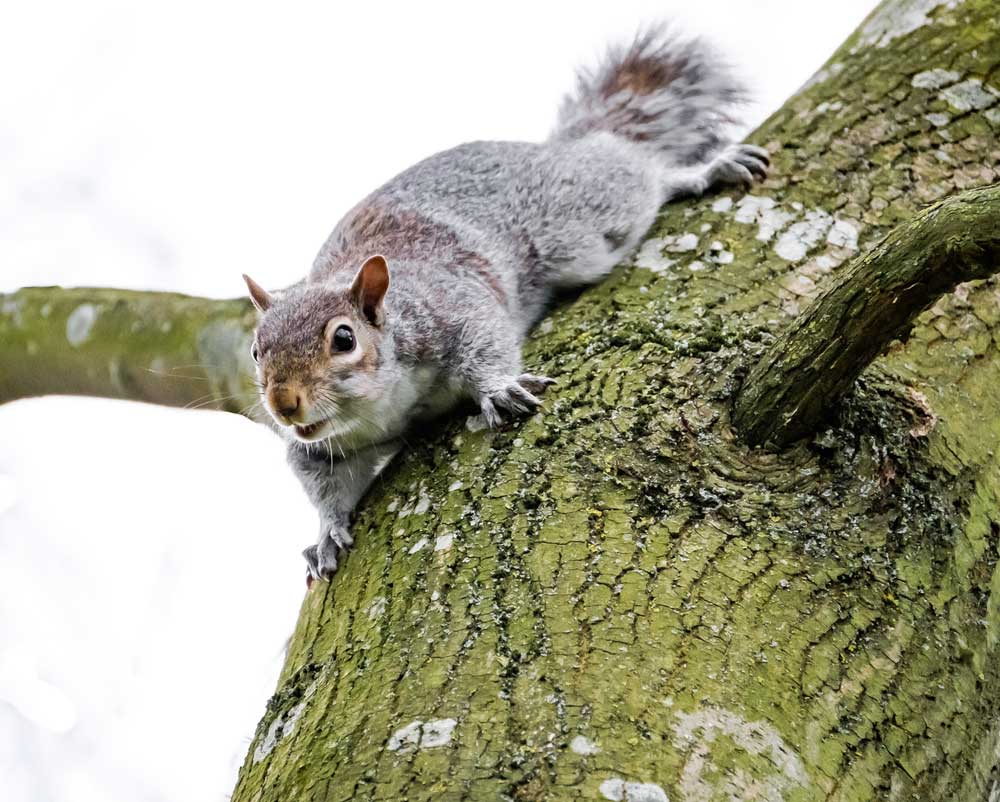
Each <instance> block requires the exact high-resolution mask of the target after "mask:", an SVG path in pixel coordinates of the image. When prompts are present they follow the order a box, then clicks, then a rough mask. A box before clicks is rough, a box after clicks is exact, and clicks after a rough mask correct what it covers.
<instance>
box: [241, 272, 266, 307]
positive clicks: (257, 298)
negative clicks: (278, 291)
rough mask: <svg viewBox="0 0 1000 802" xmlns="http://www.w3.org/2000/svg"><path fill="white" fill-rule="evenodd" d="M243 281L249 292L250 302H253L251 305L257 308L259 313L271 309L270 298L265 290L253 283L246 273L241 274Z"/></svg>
mask: <svg viewBox="0 0 1000 802" xmlns="http://www.w3.org/2000/svg"><path fill="white" fill-rule="evenodd" d="M243 280H244V281H245V282H246V283H247V289H248V290H250V300H251V301H253V305H254V306H256V307H257V310H258V311H259V312H266V311H267V310H268V309H270V308H271V303H272V299H271V296H270V295H268V294H267V290H265V289H264V288H263V287H261V286H260V284H258V283H257V282H256V281H254V280H253V279H252V278H250V276H248V275H247V274H246V273H244V274H243Z"/></svg>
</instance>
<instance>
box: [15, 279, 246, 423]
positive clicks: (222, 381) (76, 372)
mask: <svg viewBox="0 0 1000 802" xmlns="http://www.w3.org/2000/svg"><path fill="white" fill-rule="evenodd" d="M254 324H255V315H254V312H253V309H252V307H251V305H250V303H249V301H244V300H223V301H220V300H215V299H210V298H193V297H190V296H187V295H179V294H176V293H162V292H136V291H130V290H115V289H92V288H81V289H61V288H59V287H28V288H25V289H22V290H19V291H17V292H15V293H12V294H10V295H0V343H2V347H0V403H4V402H7V401H13V400H16V399H18V398H26V397H31V396H38V395H48V394H53V393H63V394H69V395H95V396H104V397H107V398H125V399H131V400H134V401H148V402H151V403H155V404H165V405H167V406H175V407H188V406H192V407H199V408H200V407H207V408H211V409H223V410H228V411H230V412H242V413H244V414H246V413H247V410H248V409H249V408H250V406H252V405H253V403H254V401H255V400H256V395H255V392H254V388H253V382H252V375H253V370H252V369H251V368H252V366H251V365H250V357H249V354H248V349H249V347H250V338H251V336H252V331H253V327H254Z"/></svg>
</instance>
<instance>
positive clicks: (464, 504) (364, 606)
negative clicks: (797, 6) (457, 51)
mask: <svg viewBox="0 0 1000 802" xmlns="http://www.w3.org/2000/svg"><path fill="white" fill-rule="evenodd" d="M996 87H1000V22H998V14H997V5H996V3H995V2H987V1H986V0H965V2H960V1H959V2H942V3H936V2H934V1H933V0H888V2H886V3H884V4H883V5H882V6H880V8H879V9H878V10H877V11H876V12H875V13H874V14H873V15H872V16H871V17H870V18H869V20H867V21H866V22H865V23H864V24H863V25H862V27H861V28H860V29H859V31H858V32H857V33H856V34H855V35H853V36H852V37H851V39H850V40H849V41H848V42H847V43H846V44H845V45H844V46H843V47H842V48H841V49H840V51H838V53H836V54H835V55H834V57H833V58H832V59H831V61H830V62H829V64H828V65H827V66H826V68H824V70H823V71H821V73H820V74H819V75H818V76H816V78H814V80H813V81H811V82H810V83H809V84H808V85H807V86H806V87H804V88H803V89H802V90H801V91H800V92H799V93H798V94H797V95H796V96H795V97H794V98H792V99H791V100H790V101H789V102H788V104H786V106H785V107H784V108H783V109H782V110H781V111H779V112H778V113H777V114H775V115H774V116H773V117H772V118H771V119H770V120H768V121H767V122H766V123H765V124H764V126H763V127H762V128H761V129H760V130H759V131H758V132H757V133H756V134H755V135H754V137H753V139H754V140H755V141H757V142H759V143H761V144H765V145H766V146H768V147H769V149H770V150H771V152H772V154H773V159H774V170H773V175H772V177H771V178H770V179H769V180H768V181H767V182H766V183H765V184H764V185H763V186H762V187H760V188H758V189H756V190H755V191H754V193H753V196H747V197H741V196H739V195H735V194H734V195H732V196H731V197H729V196H727V197H722V198H709V199H705V200H702V201H698V202H691V203H687V204H678V205H673V206H670V207H668V208H667V209H665V211H664V214H663V216H662V218H661V220H660V221H659V222H658V224H657V228H656V230H655V231H654V232H653V238H652V239H651V240H650V241H649V242H647V244H646V245H645V246H644V247H643V249H642V251H641V252H640V254H639V255H638V256H637V258H636V260H635V262H636V265H637V266H623V267H622V268H620V269H619V270H618V271H616V272H615V274H614V275H613V276H612V277H611V279H609V280H608V281H607V282H605V283H604V284H603V285H601V286H599V287H596V288H594V289H592V290H589V291H587V292H586V293H584V294H583V295H581V296H580V297H579V298H578V299H576V300H575V301H574V302H572V303H568V304H566V305H563V306H562V307H560V308H559V309H558V310H557V311H556V312H555V313H554V314H553V315H552V316H551V318H550V319H549V320H548V321H546V322H545V323H544V324H543V326H542V327H541V328H540V330H539V332H538V333H537V334H536V335H535V336H534V337H533V339H532V341H531V343H530V344H529V346H528V349H527V352H526V364H527V365H529V366H530V367H531V368H532V369H533V370H537V371H538V372H544V373H546V374H548V375H551V376H554V377H557V378H558V379H559V382H560V383H559V385H558V386H557V387H556V388H553V390H552V391H550V394H549V396H547V398H546V404H545V408H544V410H543V411H542V412H541V413H540V414H538V415H536V416H534V417H533V418H531V419H530V420H528V421H526V422H525V423H523V424H521V425H518V426H511V427H509V428H508V429H505V430H502V431H497V432H489V431H482V430H476V427H474V426H465V425H462V423H461V422H458V421H452V422H444V423H442V424H440V425H438V426H437V427H435V428H433V430H428V431H427V432H424V433H420V434H421V435H422V436H414V437H413V438H411V447H410V448H409V449H408V450H406V451H405V453H404V454H403V455H402V456H401V458H400V459H399V460H398V461H397V462H396V463H394V464H393V465H392V466H390V468H389V469H388V471H387V472H386V474H385V475H384V477H383V479H382V480H381V481H380V482H379V483H378V484H377V485H376V487H375V488H374V489H373V491H372V492H371V493H370V494H369V496H368V498H367V500H366V502H365V503H364V504H363V505H362V508H361V509H360V511H359V517H358V521H357V525H356V529H355V534H356V545H355V547H354V550H353V551H352V553H351V554H350V556H349V558H348V559H347V560H346V562H345V564H344V565H343V566H342V567H341V569H340V571H339V572H338V574H337V576H336V577H335V578H334V581H333V582H331V583H329V584H326V583H317V584H316V585H314V586H313V588H312V590H311V591H310V592H309V593H307V594H306V598H305V602H304V605H303V608H302V614H301V617H300V620H299V623H298V627H297V630H296V632H295V635H294V637H293V639H292V641H291V643H290V647H289V652H288V658H287V661H286V664H285V667H284V670H283V672H282V675H281V679H280V681H279V687H278V690H277V693H276V694H275V696H274V697H273V698H272V700H271V702H270V703H269V705H268V708H267V711H266V713H265V715H264V718H263V720H262V721H261V724H260V727H259V729H258V732H257V734H256V736H255V738H254V741H253V743H252V745H251V748H250V752H249V754H248V756H247V760H246V763H245V765H244V767H243V769H242V771H241V773H240V777H239V782H238V785H237V788H236V791H235V793H234V796H233V799H234V800H237V802H265V801H268V802H270V801H273V802H298V800H310V801H312V800H315V801H316V802H320V801H322V802H335V801H336V800H414V801H416V800H430V799H434V800H489V801H490V802H493V800H504V799H506V800H517V801H518V802H526V801H527V800H543V799H544V800H567V801H568V800H580V799H618V800H622V799H625V800H631V802H636V801H637V800H643V801H644V802H649V801H650V800H665V799H669V800H672V802H678V800H680V801H681V802H719V801H720V800H740V801H741V802H742V801H743V800H769V802H773V801H774V800H783V802H805V801H806V800H838V801H839V802H848V801H849V800H850V801H852V802H853V801H857V800H934V801H935V802H937V801H938V800H954V801H955V802H966V801H969V802H972V801H975V802H978V800H982V799H986V798H988V797H989V796H990V795H991V794H995V793H1000V791H998V789H1000V785H998V779H1000V773H998V771H1000V770H998V765H997V764H998V757H997V756H998V754H1000V661H998V655H997V646H998V638H1000V571H998V537H1000V458H998V456H997V454H998V450H1000V393H998V392H997V391H996V388H997V387H998V386H1000V285H998V283H997V281H996V279H989V280H986V281H981V282H976V283H973V284H968V285H961V286H960V287H959V288H958V289H957V291H956V292H954V293H952V294H950V295H947V296H945V297H943V298H942V299H941V300H940V301H938V302H937V303H936V304H935V305H934V306H933V307H932V308H931V309H929V310H927V311H925V312H924V313H923V314H921V315H920V317H919V318H918V319H917V324H916V326H915V327H914V328H913V330H912V333H911V336H910V337H909V339H908V340H907V342H906V343H905V344H899V343H897V344H896V345H894V346H893V347H891V348H890V349H889V351H888V352H887V353H886V354H885V355H884V356H883V357H881V358H880V359H878V360H877V361H876V362H875V363H874V364H873V365H872V366H871V367H870V368H869V369H868V370H867V371H865V373H864V374H863V375H862V376H861V378H860V380H859V381H858V382H857V383H856V385H855V387H854V389H853V391H852V392H850V393H849V394H848V395H847V396H846V397H845V398H844V399H843V401H842V402H841V403H840V404H839V405H838V406H837V408H836V409H835V410H833V411H832V412H831V413H830V416H829V417H828V419H826V420H825V421H824V423H823V426H822V427H821V428H820V430H819V431H818V433H817V435H816V436H814V437H812V438H809V439H806V440H804V441H801V442H799V443H797V444H796V445H794V446H793V447H792V448H790V449H788V450H786V451H784V452H783V453H780V454H778V453H769V452H764V451H759V450H755V449H753V448H750V447H749V446H747V445H746V444H745V443H743V442H742V441H741V440H740V439H739V438H738V437H737V436H736V435H735V434H734V431H733V428H732V426H731V408H732V405H733V401H734V399H735V397H736V395H737V391H738V389H739V388H740V386H741V382H742V381H743V380H744V378H745V376H746V374H747V372H748V371H749V370H750V368H751V367H752V366H753V365H755V364H756V363H757V362H758V361H759V360H760V359H761V357H762V355H763V354H765V353H766V352H767V349H768V348H769V346H770V345H771V344H772V343H773V340H774V334H773V333H774V332H780V331H782V330H785V329H786V328H788V327H789V325H790V322H791V320H792V319H793V318H794V317H795V316H796V315H798V314H799V312H800V311H801V309H804V308H805V307H806V305H807V304H808V303H809V301H810V299H811V298H812V297H813V296H814V295H815V293H816V291H817V289H818V288H821V287H823V286H824V285H828V284H829V283H830V282H831V280H832V278H833V276H835V275H836V274H837V268H838V266H839V265H840V264H841V263H843V262H845V261H846V260H848V259H849V258H851V257H852V256H854V255H855V254H856V253H861V252H864V251H865V250H867V249H869V248H870V247H871V246H872V245H874V244H875V243H876V242H877V241H879V240H880V239H881V238H882V237H883V236H884V235H885V234H886V233H887V232H888V231H889V230H890V229H891V228H893V227H894V226H896V225H897V224H899V223H901V222H903V221H905V220H907V219H909V218H911V217H912V216H913V215H914V214H915V213H917V212H918V211H919V209H920V208H921V207H922V206H923V205H924V204H926V203H929V202H932V201H936V200H939V199H941V198H943V197H945V196H947V195H950V194H953V193H955V192H957V191H959V190H963V189H968V188H971V187H975V186H981V185H985V184H989V183H991V182H994V181H996V180H997V179H998V171H1000V111H998V109H1000V104H998V95H997V92H998V89H997V88H996ZM997 269H1000V265H997Z"/></svg>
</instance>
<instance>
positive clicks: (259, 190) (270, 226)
mask: <svg viewBox="0 0 1000 802" xmlns="http://www.w3.org/2000/svg"><path fill="white" fill-rule="evenodd" d="M874 4H875V2H874V0H841V2H839V3H835V4H827V3H807V2H801V0H798V1H797V2H796V1H795V0H782V1H781V2H778V1H777V0H773V1H772V2H753V3H748V2H745V0H743V1H742V2H738V1H737V0H701V2H699V3H697V4H693V3H682V2H677V1H674V2H670V1H669V0H655V1H654V0H611V1H609V0H605V2H599V3H597V2H591V3H580V2H575V3H545V4H543V3H539V2H537V0H535V2H530V3H529V2H522V1H521V0H518V1H516V2H512V1H510V0H508V1H507V2H503V3H499V4H496V3H490V4H485V3H469V2H463V3H459V2H448V3H429V2H423V3H402V2H383V3H369V4H350V5H349V6H348V4H346V3H312V2H311V3H305V2H287V3H282V4H275V3H268V4H263V3H246V2H244V3H223V2H191V1H190V0H170V2H166V1H163V2H159V1H158V2H135V1H134V0H133V1H132V2H108V0H90V2H87V3H78V2H70V0H61V1H60V2H52V1H51V0H34V1H33V2H31V3H19V4H17V5H16V6H15V5H14V4H7V5H6V6H5V7H4V8H3V10H2V11H0V75H3V76H4V78H3V80H2V82H0V109H2V110H3V111H2V117H0V291H6V290H11V289H14V288H16V287H18V286H22V285H26V284H64V285H80V284H91V285H97V284H107V285H118V286H127V287H142V288H147V287H148V288H158V289H173V290H180V291H185V292H190V293H196V294H204V295H214V296H220V297H221V296H226V295H233V294H236V293H239V292H240V291H241V286H240V284H241V282H240V280H239V276H240V273H242V272H249V273H251V274H252V275H254V276H255V277H256V278H257V279H258V280H259V281H261V282H262V283H264V284H266V285H271V286H280V285H282V284H285V283H289V282H291V281H293V280H295V279H297V278H299V277H300V276H301V275H302V274H303V273H304V272H305V271H306V269H307V268H308V266H309V264H310V263H311V261H312V257H313V255H314V253H315V251H316V250H317V249H318V247H319V245H320V244H321V242H322V241H323V239H324V238H325V236H326V234H327V232H328V230H329V229H330V228H331V227H332V225H333V224H334V223H335V222H336V219H337V218H338V217H339V215H340V214H342V213H343V212H344V211H346V210H347V209H348V208H349V207H350V206H351V205H353V203H354V202H355V201H357V200H358V199H360V198H361V197H362V196H363V195H364V194H365V193H367V192H368V191H370V190H371V189H373V188H374V187H375V186H377V185H378V184H379V183H381V182H382V181H384V180H385V179H387V178H389V177H390V176H392V175H393V174H394V173H396V172H398V171H399V170H401V169H403V168H404V167H406V166H407V165H409V164H411V163H412V162H414V161H416V160H417V159H419V158H422V157H424V156H426V155H429V154H430V153H431V152H433V151H435V150H440V149H442V148H446V147H449V146H451V145H455V144H458V143H459V142H462V141H466V140H470V139H539V138H542V137H544V136H545V134H546V133H547V131H548V130H549V126H550V124H551V122H552V120H553V118H554V114H555V108H556V105H557V102H558V99H559V97H560V95H561V93H562V92H563V91H564V90H566V89H567V88H569V86H570V84H571V81H572V69H573V67H574V66H575V65H576V64H578V63H580V62H586V61H590V60H592V59H593V57H594V56H595V55H596V54H597V53H598V52H599V51H600V48H601V46H602V44H603V43H604V42H606V41H607V40H608V39H610V38H621V37H624V36H628V35H630V34H631V33H632V32H634V30H635V28H636V26H637V25H638V24H639V23H640V22H642V21H650V20H656V19H662V18H668V19H677V20H679V21H681V23H682V27H683V28H684V29H685V30H688V31H690V32H693V33H702V34H705V35H707V36H709V38H711V39H713V40H714V41H715V42H716V43H717V44H718V45H720V47H721V49H722V50H723V51H724V52H725V53H726V54H728V56H729V58H730V60H731V61H732V62H734V63H735V64H737V65H738V66H739V68H740V70H741V72H742V73H743V74H745V75H746V78H747V81H748V83H750V85H751V86H752V87H753V88H754V90H755V92H756V95H757V98H758V102H757V103H756V104H755V105H754V106H753V107H752V108H750V109H748V112H747V117H748V123H756V122H759V121H760V120H762V119H763V118H764V117H765V116H766V114H767V113H769V112H770V111H772V110H773V109H775V108H777V107H778V106H779V105H780V104H781V103H782V102H783V101H784V99H785V98H786V97H787V96H788V95H789V94H791V93H792V92H793V91H795V89H796V88H797V87H798V86H800V85H801V84H802V83H803V82H804V81H805V80H806V79H807V78H808V77H809V76H810V75H811V73H812V72H813V71H814V70H815V69H817V68H818V67H819V66H820V64H821V63H822V62H823V61H824V60H825V59H826V57H827V56H828V55H829V54H830V53H831V52H832V51H833V50H834V49H835V48H836V47H837V46H838V45H839V44H840V43H841V42H842V41H843V39H844V38H845V37H846V36H847V35H848V34H849V33H850V32H851V31H852V30H853V29H854V28H855V27H856V25H857V24H858V23H860V21H861V19H862V18H863V17H864V15H865V14H866V13H867V12H868V11H869V10H870V9H871V8H872V7H873V6H874ZM348 8H349V10H347V9H348ZM2 381H3V377H2V376H0V382H2ZM315 526H316V523H315V519H314V514H313V512H312V510H311V509H310V508H309V505H308V502H307V501H306V500H305V497H304V495H302V493H301V491H300V490H299V489H298V487H297V485H296V483H295V481H294V479H293V478H292V477H291V475H290V474H289V473H288V471H287V469H286V468H285V466H284V459H283V454H282V448H281V445H280V444H279V443H278V442H277V440H276V438H273V437H272V436H271V435H270V434H269V433H268V432H265V431H263V430H261V429H258V428H257V427H255V426H253V425H252V424H250V423H249V422H246V421H244V420H242V419H240V418H236V417H235V416H228V415H223V414H216V413H205V412H202V413H196V412H182V411H175V410H165V409H158V408H155V407H146V406H140V405H132V404H125V403H118V402H110V401H103V400H85V399H55V398H53V399H43V400H38V401H30V402H19V403H16V404H11V405H8V406H5V407H0V788H2V789H3V790H2V796H3V799H4V800H5V802H154V801H155V802H201V800H206V801H207V802H218V801H219V800H222V799H224V798H225V796H226V794H228V793H229V791H230V790H231V787H232V783H233V780H234V776H235V771H236V768H237V767H238V765H239V763H240V762H241V761H242V758H243V755H244V751H245V748H246V745H247V743H248V738H249V736H250V734H251V732H252V729H253V727H254V725H255V723H256V721H257V719H258V718H259V716H260V715H261V713H262V712H263V710H264V703H265V701H266V699H267V697H268V695H269V694H270V692H271V691H272V689H273V683H274V680H275V677H276V673H277V670H278V667H279V665H280V659H281V649H282V646H283V643H284V640H285V638H287V636H288V635H289V634H290V633H291V630H292V628H293V626H294V621H295V616H296V612H297V609H298V605H299V602H300V600H301V597H302V593H303V590H304V581H303V576H304V574H303V566H302V564H301V558H300V556H299V551H300V549H301V548H302V547H304V546H305V545H307V544H308V543H309V542H310V541H311V540H312V538H313V535H314V530H315Z"/></svg>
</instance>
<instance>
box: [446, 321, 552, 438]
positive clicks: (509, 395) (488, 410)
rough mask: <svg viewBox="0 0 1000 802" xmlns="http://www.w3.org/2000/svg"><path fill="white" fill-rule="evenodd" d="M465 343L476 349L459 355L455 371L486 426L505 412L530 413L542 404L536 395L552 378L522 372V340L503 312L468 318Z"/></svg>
mask: <svg viewBox="0 0 1000 802" xmlns="http://www.w3.org/2000/svg"><path fill="white" fill-rule="evenodd" d="M466 342H472V343H474V344H475V348H474V349H468V350H467V351H463V352H462V353H461V354H460V355H459V356H460V358H461V363H460V364H459V365H458V366H457V368H458V370H457V372H458V374H459V375H460V376H461V377H462V379H463V381H464V383H465V385H466V386H467V387H468V390H469V394H470V395H471V396H472V398H473V399H474V400H475V401H476V403H478V404H479V408H480V410H481V411H482V413H483V418H484V420H485V421H486V423H487V425H489V426H490V427H496V426H499V425H500V424H501V423H502V422H503V415H504V414H506V415H507V416H509V417H519V416H523V415H531V414H532V413H534V412H535V411H536V410H537V409H538V408H539V407H540V406H541V405H542V400H541V399H540V398H539V397H538V396H540V395H542V394H543V393H544V392H545V391H546V389H548V388H549V387H550V386H551V385H553V384H555V379H550V378H549V377H548V376H536V375H535V374H533V373H522V372H521V343H520V341H519V338H518V337H517V335H516V333H515V329H514V327H513V325H511V323H510V322H509V321H508V320H507V319H506V318H504V317H503V316H502V314H500V313H498V314H495V315H494V314H491V315H488V316H483V318H480V319H477V320H471V321H469V322H468V323H467V324H466Z"/></svg>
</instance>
